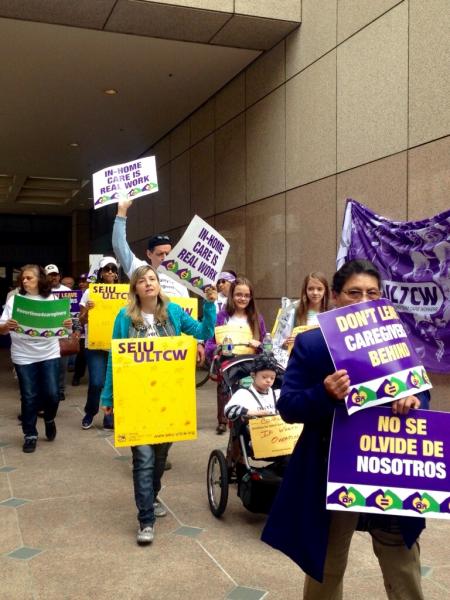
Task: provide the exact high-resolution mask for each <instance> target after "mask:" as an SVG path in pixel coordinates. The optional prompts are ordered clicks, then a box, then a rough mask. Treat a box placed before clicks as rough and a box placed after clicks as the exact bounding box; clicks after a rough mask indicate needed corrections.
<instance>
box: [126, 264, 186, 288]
mask: <svg viewBox="0 0 450 600" xmlns="http://www.w3.org/2000/svg"><path fill="white" fill-rule="evenodd" d="M148 264H149V263H148V262H145V260H140V259H139V258H136V256H135V257H134V258H133V260H132V262H131V267H130V269H129V271H128V273H127V275H128V277H129V278H131V276H132V274H133V273H134V271H135V270H136V269H137V268H138V267H143V266H148ZM158 277H159V283H160V284H161V289H162V291H163V292H164V293H165V294H166V296H169V297H172V298H173V297H177V296H178V297H181V298H189V292H188V289H187V287H185V286H184V285H182V284H181V283H178V281H175V280H174V279H172V277H169V276H168V275H166V274H165V273H161V271H158Z"/></svg>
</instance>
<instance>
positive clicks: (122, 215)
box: [112, 200, 189, 298]
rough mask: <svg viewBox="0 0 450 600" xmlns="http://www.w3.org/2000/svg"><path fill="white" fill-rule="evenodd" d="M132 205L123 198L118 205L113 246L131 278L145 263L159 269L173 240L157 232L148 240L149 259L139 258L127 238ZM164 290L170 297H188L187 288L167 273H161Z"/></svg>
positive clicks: (170, 248)
mask: <svg viewBox="0 0 450 600" xmlns="http://www.w3.org/2000/svg"><path fill="white" fill-rule="evenodd" d="M131 205H132V200H122V201H120V202H119V203H118V205H117V216H116V219H115V221H114V227H113V234H112V246H113V250H114V253H115V255H116V256H117V258H118V260H119V262H120V264H121V265H122V268H123V270H124V271H125V273H126V274H127V276H128V277H129V278H130V279H131V275H132V274H133V272H134V271H135V270H136V269H137V268H138V267H142V266H144V265H148V264H150V265H152V267H153V268H154V269H158V267H159V265H160V264H161V263H162V262H163V261H164V260H165V259H166V257H167V255H168V254H169V252H170V251H171V250H172V240H171V239H170V237H169V236H168V235H165V234H161V233H159V234H156V235H153V236H152V237H151V238H150V239H149V240H148V248H147V252H146V254H147V261H145V260H140V259H139V258H137V257H136V256H135V255H134V254H133V253H132V252H131V249H130V246H129V245H128V242H127V238H126V224H127V212H128V209H129V208H130V206H131ZM158 275H159V279H160V282H161V288H162V291H163V292H164V294H165V295H166V296H169V297H183V298H188V297H189V293H188V290H187V288H186V287H185V286H184V285H182V284H180V283H178V282H176V281H175V280H173V279H172V278H171V277H169V276H168V275H166V274H165V273H159V274H158Z"/></svg>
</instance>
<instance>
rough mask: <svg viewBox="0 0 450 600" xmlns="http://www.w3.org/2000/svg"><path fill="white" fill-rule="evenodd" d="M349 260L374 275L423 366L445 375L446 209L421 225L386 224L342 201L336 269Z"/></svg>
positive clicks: (449, 271) (449, 353)
mask: <svg viewBox="0 0 450 600" xmlns="http://www.w3.org/2000/svg"><path fill="white" fill-rule="evenodd" d="M355 258H365V259H368V260H370V261H371V262H372V263H373V264H374V265H375V266H376V267H377V268H378V270H379V271H380V273H381V276H382V279H383V290H384V296H385V297H386V298H388V299H390V300H391V302H392V303H393V305H394V306H395V308H396V310H397V312H398V313H399V316H400V318H401V319H402V321H403V324H404V326H405V329H406V331H407V333H408V338H409V339H410V340H411V343H412V345H413V347H414V349H415V351H416V354H417V355H418V357H419V358H420V359H421V362H422V363H423V364H424V366H425V367H426V368H427V369H429V370H430V371H434V372H436V373H450V210H448V211H446V212H443V213H440V214H438V215H436V216H434V217H432V218H430V219H424V220H422V221H408V222H400V221H389V220H388V219H386V218H384V217H381V216H379V215H376V214H375V213H373V212H372V211H370V210H369V209H368V208H366V207H365V206H363V205H362V204H360V203H359V202H356V201H355V200H348V201H347V208H346V212H345V218H344V225H343V229H342V238H341V245H340V249H339V252H338V258H337V267H338V268H339V267H341V266H342V264H343V263H344V262H347V261H349V260H352V259H355Z"/></svg>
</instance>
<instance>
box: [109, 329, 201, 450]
mask: <svg viewBox="0 0 450 600" xmlns="http://www.w3.org/2000/svg"><path fill="white" fill-rule="evenodd" d="M196 349H197V343H196V341H195V340H194V338H193V337H191V336H177V337H152V338H129V339H124V340H112V344H111V353H112V365H113V390H114V428H115V429H114V441H115V445H116V446H138V445H140V444H161V443H163V442H178V441H181V440H192V439H196V437H197V409H196V402H195V359H196Z"/></svg>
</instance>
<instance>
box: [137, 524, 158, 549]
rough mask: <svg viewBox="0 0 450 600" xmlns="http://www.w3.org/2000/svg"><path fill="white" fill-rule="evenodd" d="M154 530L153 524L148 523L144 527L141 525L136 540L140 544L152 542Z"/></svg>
mask: <svg viewBox="0 0 450 600" xmlns="http://www.w3.org/2000/svg"><path fill="white" fill-rule="evenodd" d="M153 538H154V532H153V527H152V526H151V525H146V526H145V527H143V528H142V529H141V528H140V527H139V529H138V532H137V538H136V541H137V543H138V544H142V545H144V544H151V543H152V542H153Z"/></svg>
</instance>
